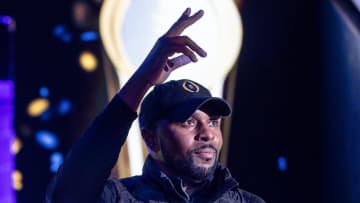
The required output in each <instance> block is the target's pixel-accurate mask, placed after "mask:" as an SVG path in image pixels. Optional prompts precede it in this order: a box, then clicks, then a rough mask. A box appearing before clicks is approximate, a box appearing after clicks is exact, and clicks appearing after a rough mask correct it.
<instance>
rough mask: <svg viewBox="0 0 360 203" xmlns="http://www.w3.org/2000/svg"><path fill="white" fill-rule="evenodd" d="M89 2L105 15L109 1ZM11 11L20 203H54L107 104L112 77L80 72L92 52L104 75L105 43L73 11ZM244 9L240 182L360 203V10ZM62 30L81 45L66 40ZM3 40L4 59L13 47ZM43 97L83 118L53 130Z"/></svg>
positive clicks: (58, 121)
mask: <svg viewBox="0 0 360 203" xmlns="http://www.w3.org/2000/svg"><path fill="white" fill-rule="evenodd" d="M85 2H86V1H85ZM339 2H341V3H339ZM344 2H345V3H344ZM88 3H89V4H90V5H91V10H92V11H93V15H95V16H96V14H97V12H98V9H99V7H100V5H101V2H99V3H96V2H95V3H94V2H90V0H89V1H88ZM0 5H1V6H0V15H1V14H3V15H10V16H13V17H14V18H15V20H16V32H15V67H16V68H15V74H14V75H13V76H14V79H15V82H16V120H15V126H14V127H15V129H16V132H17V136H18V137H19V139H20V140H21V141H22V144H23V147H22V149H21V151H20V152H19V153H18V154H17V157H16V169H18V170H19V171H21V172H22V174H23V188H22V190H20V191H18V192H17V200H18V202H42V200H43V197H44V193H45V188H46V185H47V184H48V182H49V180H50V178H51V177H52V176H53V172H51V171H50V170H49V165H50V161H49V157H50V156H51V154H52V153H54V152H60V153H61V154H66V152H67V151H68V150H69V148H70V146H71V144H72V143H73V141H74V140H75V139H76V138H77V137H78V136H80V135H81V132H82V131H83V130H84V129H85V128H86V126H87V125H88V124H89V122H90V121H91V120H92V119H93V118H94V116H95V115H96V113H97V112H99V111H100V110H101V109H102V107H103V106H104V105H105V104H106V102H107V95H106V93H105V92H106V88H105V82H104V80H105V78H104V70H103V69H102V67H101V66H99V67H98V69H96V71H94V72H91V73H88V72H85V71H83V70H82V69H81V68H80V66H79V63H78V57H79V54H80V53H81V52H82V51H83V50H91V51H92V52H93V53H94V54H95V55H97V56H98V60H99V64H101V62H102V60H104V59H103V58H101V51H102V46H101V42H100V41H99V40H94V41H91V42H84V41H82V40H80V34H81V33H82V32H83V31H87V30H91V31H94V32H97V30H96V26H94V25H83V26H79V25H77V24H75V23H74V22H73V18H72V12H71V10H72V1H44V0H39V1H34V2H29V1H24V2H13V1H10V0H5V1H2V2H1V3H0ZM240 5H241V7H240V12H241V16H242V21H243V26H244V39H243V47H242V50H241V53H240V56H239V61H238V64H237V73H236V76H237V77H236V87H235V102H234V112H233V116H232V127H231V134H230V136H231V138H230V146H229V157H228V161H227V164H228V166H229V168H230V170H231V171H232V174H233V175H234V176H235V177H236V178H237V179H238V180H239V183H240V185H241V187H242V188H244V189H246V190H249V191H251V192H253V193H255V194H258V195H259V196H261V197H263V198H264V199H265V200H266V201H267V202H275V203H289V202H291V203H296V202H299V203H302V202H328V203H332V202H334V203H335V202H336V203H340V202H341V203H343V202H348V203H358V202H360V185H359V182H360V175H359V171H360V127H359V122H360V65H359V64H360V38H359V33H360V32H359V26H357V25H356V24H357V22H360V21H358V20H359V12H358V10H356V9H355V7H353V6H351V5H352V4H351V2H350V1H296V2H295V1H286V0H272V1H268V0H253V1H242V2H241V4H240ZM58 25H62V26H63V27H65V30H66V32H67V33H69V34H70V35H71V36H72V37H71V40H70V41H67V42H64V41H63V40H62V39H61V38H60V37H59V36H56V35H54V28H55V27H56V26H58ZM1 29H2V30H1V35H0V37H1V41H0V43H1V44H0V46H1V58H0V59H1V60H3V59H5V58H7V57H4V56H7V55H6V54H7V51H6V49H4V47H5V46H4V44H6V43H7V41H8V38H7V37H6V35H5V34H4V33H5V31H4V30H5V29H3V27H1ZM4 39H6V40H4ZM43 86H46V87H47V88H48V89H49V92H50V94H49V96H48V99H49V100H50V101H51V104H53V106H56V105H57V104H58V103H59V102H60V101H61V100H62V99H64V98H66V99H68V100H70V101H71V102H72V108H71V111H70V112H69V113H67V114H66V115H58V114H55V113H53V114H51V116H50V118H49V119H40V118H33V117H30V116H28V115H27V113H26V108H27V106H28V104H29V102H31V101H32V100H33V99H35V98H37V97H39V89H40V88H41V87H43ZM53 112H55V111H53ZM44 129H45V130H49V131H52V132H54V133H55V134H56V135H57V137H58V139H59V145H58V146H57V148H55V149H51V150H48V149H44V148H43V147H42V146H41V145H39V144H38V143H37V141H36V139H35V138H34V134H35V133H36V132H37V131H38V130H44ZM279 157H282V158H283V160H285V163H286V168H285V169H284V168H283V169H281V167H279V163H278V160H279Z"/></svg>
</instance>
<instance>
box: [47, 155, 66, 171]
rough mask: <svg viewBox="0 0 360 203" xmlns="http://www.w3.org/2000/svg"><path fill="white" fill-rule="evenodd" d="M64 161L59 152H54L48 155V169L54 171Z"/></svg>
mask: <svg viewBox="0 0 360 203" xmlns="http://www.w3.org/2000/svg"><path fill="white" fill-rule="evenodd" d="M63 161H64V156H63V155H62V154H61V153H60V152H55V153H53V154H52V155H51V156H50V171H51V172H53V173H56V172H57V170H58V169H59V167H60V165H61V164H62V162H63Z"/></svg>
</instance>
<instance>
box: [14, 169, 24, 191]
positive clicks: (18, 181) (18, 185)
mask: <svg viewBox="0 0 360 203" xmlns="http://www.w3.org/2000/svg"><path fill="white" fill-rule="evenodd" d="M12 179H13V187H14V189H15V190H17V191H20V190H21V189H22V188H23V183H22V179H23V175H22V173H21V172H20V171H19V170H15V171H14V172H13V174H12Z"/></svg>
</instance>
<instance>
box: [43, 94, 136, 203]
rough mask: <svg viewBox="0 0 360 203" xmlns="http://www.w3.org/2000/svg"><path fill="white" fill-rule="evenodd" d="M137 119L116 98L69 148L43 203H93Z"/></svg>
mask: <svg viewBox="0 0 360 203" xmlns="http://www.w3.org/2000/svg"><path fill="white" fill-rule="evenodd" d="M136 117H137V114H136V113H135V112H133V111H132V110H131V109H130V108H129V107H128V106H127V105H126V104H125V103H124V102H123V101H122V100H121V99H119V98H118V97H116V96H115V97H114V98H113V99H112V101H111V102H110V103H109V104H108V105H107V107H106V108H105V110H104V111H103V112H102V113H101V114H100V115H98V116H97V118H96V119H95V120H94V121H93V123H92V125H91V126H90V127H89V128H88V129H87V130H86V131H85V133H84V134H83V136H82V137H81V138H80V139H79V140H78V141H77V142H76V143H75V144H74V146H73V147H72V149H71V151H70V152H69V154H68V155H67V157H66V159H65V161H64V163H63V165H62V166H61V168H60V169H59V171H58V173H57V175H56V176H55V178H54V180H53V182H52V183H51V184H50V185H49V188H48V193H47V194H46V202H52V203H57V202H66V203H72V202H96V201H97V200H98V199H99V197H100V195H101V192H102V190H103V187H104V184H105V182H106V180H107V178H108V176H109V175H110V172H111V169H112V167H113V166H114V164H115V163H116V160H117V158H118V154H119V152H120V149H121V146H122V145H123V143H124V142H125V139H126V137H127V134H128V131H129V129H130V127H131V124H132V122H133V121H134V120H135V118H136Z"/></svg>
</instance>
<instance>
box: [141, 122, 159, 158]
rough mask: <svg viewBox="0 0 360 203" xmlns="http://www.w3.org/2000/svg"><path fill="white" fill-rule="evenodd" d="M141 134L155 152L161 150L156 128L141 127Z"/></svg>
mask: <svg viewBox="0 0 360 203" xmlns="http://www.w3.org/2000/svg"><path fill="white" fill-rule="evenodd" d="M141 135H142V137H143V138H144V141H145V143H146V146H147V147H148V148H149V149H150V150H151V151H153V152H158V151H160V143H159V139H158V137H157V135H156V133H155V131H154V130H150V129H147V128H143V129H141Z"/></svg>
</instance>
